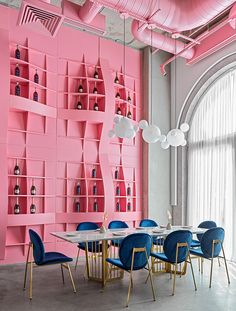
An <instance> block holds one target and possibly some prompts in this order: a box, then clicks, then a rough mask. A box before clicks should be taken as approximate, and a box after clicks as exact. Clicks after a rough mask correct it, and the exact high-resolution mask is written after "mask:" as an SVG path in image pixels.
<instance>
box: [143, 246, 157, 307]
mask: <svg viewBox="0 0 236 311" xmlns="http://www.w3.org/2000/svg"><path fill="white" fill-rule="evenodd" d="M145 253H146V258H147V265H148V276H150V283H151V287H152V296H153V300H154V301H156V295H155V291H154V286H153V279H152V268H151V267H150V264H149V261H148V255H147V251H146V250H145Z"/></svg>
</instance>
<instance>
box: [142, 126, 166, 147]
mask: <svg viewBox="0 0 236 311" xmlns="http://www.w3.org/2000/svg"><path fill="white" fill-rule="evenodd" d="M142 136H143V139H144V140H145V141H146V142H147V143H149V144H152V143H155V142H157V141H158V139H159V138H160V136H161V131H160V129H159V127H157V126H155V125H149V126H148V127H146V128H144V130H143V132H142Z"/></svg>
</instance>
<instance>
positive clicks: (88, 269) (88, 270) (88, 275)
mask: <svg viewBox="0 0 236 311" xmlns="http://www.w3.org/2000/svg"><path fill="white" fill-rule="evenodd" d="M85 257H86V268H87V277H88V279H89V278H90V267H89V254H88V243H86V246H85Z"/></svg>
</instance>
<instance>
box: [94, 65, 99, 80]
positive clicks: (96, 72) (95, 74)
mask: <svg viewBox="0 0 236 311" xmlns="http://www.w3.org/2000/svg"><path fill="white" fill-rule="evenodd" d="M93 77H94V79H98V71H97V66H95V71H94V74H93Z"/></svg>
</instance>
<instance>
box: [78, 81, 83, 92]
mask: <svg viewBox="0 0 236 311" xmlns="http://www.w3.org/2000/svg"><path fill="white" fill-rule="evenodd" d="M78 91H79V93H83V91H84V88H83V85H82V84H81V83H80V85H79V88H78Z"/></svg>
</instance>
